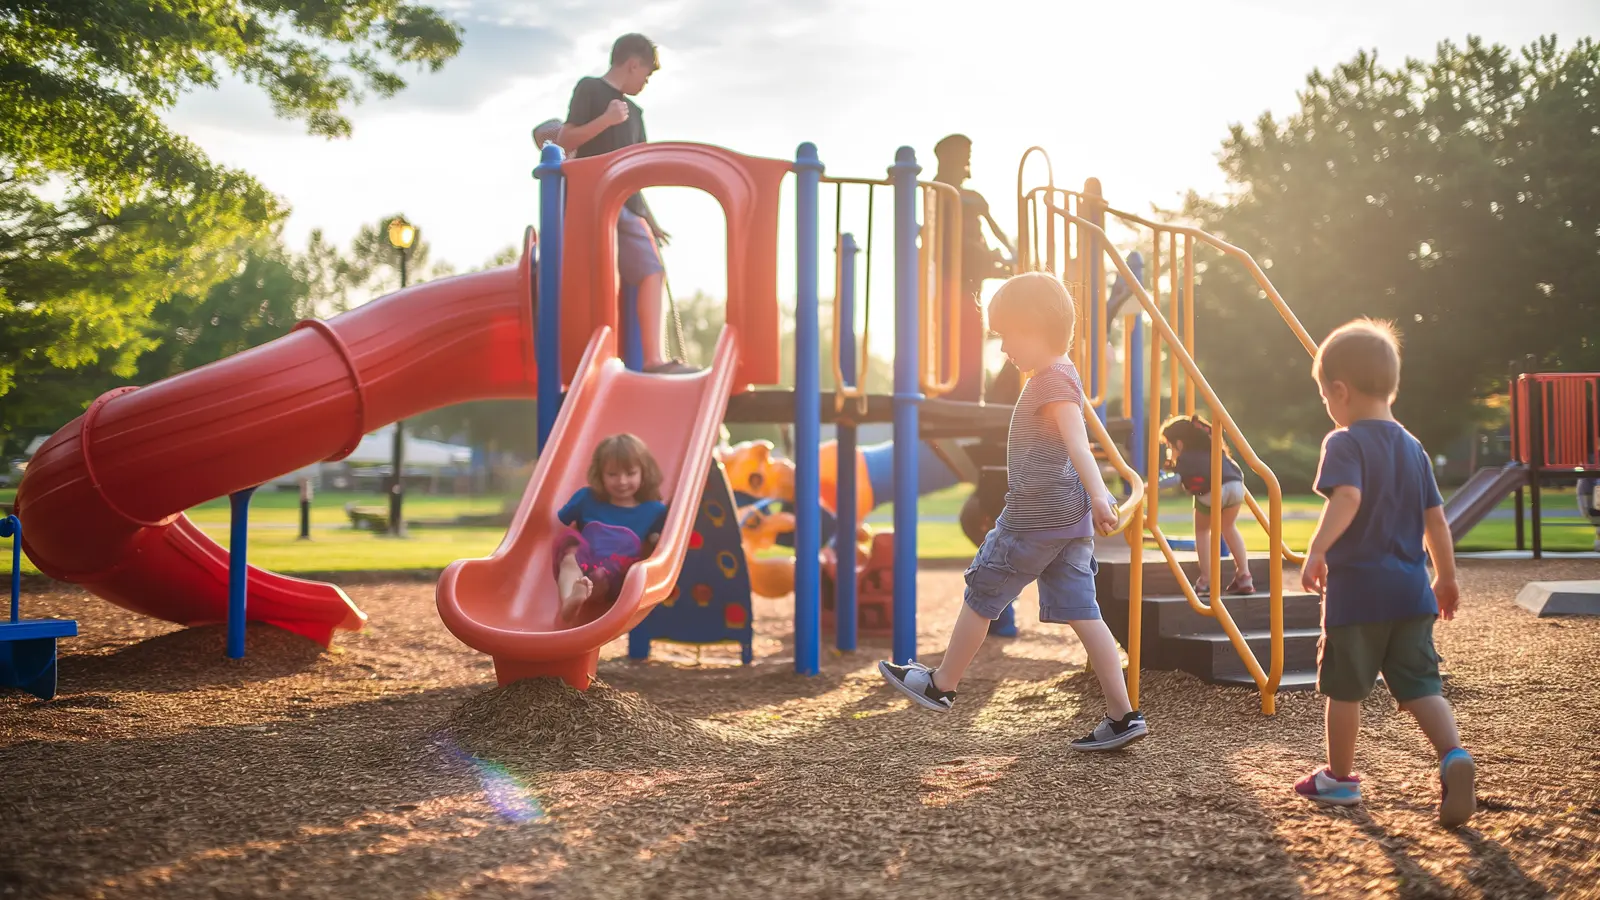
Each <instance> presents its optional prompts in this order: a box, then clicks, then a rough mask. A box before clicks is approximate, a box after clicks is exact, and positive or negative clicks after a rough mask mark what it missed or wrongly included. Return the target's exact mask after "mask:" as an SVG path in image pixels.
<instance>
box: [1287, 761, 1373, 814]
mask: <svg viewBox="0 0 1600 900" xmlns="http://www.w3.org/2000/svg"><path fill="white" fill-rule="evenodd" d="M1294 792H1295V793H1296V794H1299V795H1300V796H1302V797H1304V798H1306V799H1307V800H1311V801H1314V802H1316V803H1323V804H1327V805H1329V806H1355V805H1356V804H1357V803H1360V802H1361V776H1359V775H1351V776H1349V777H1346V778H1335V777H1334V775H1333V773H1332V772H1329V771H1328V769H1327V767H1326V766H1324V767H1323V768H1320V769H1318V770H1316V771H1315V772H1312V773H1311V774H1310V775H1307V776H1306V777H1304V778H1302V779H1300V780H1299V781H1296V782H1295V783H1294Z"/></svg>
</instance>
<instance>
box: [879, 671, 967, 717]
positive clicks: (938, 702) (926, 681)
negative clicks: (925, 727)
mask: <svg viewBox="0 0 1600 900" xmlns="http://www.w3.org/2000/svg"><path fill="white" fill-rule="evenodd" d="M878 672H879V673H880V674H882V675H883V680H884V681H887V682H889V683H890V684H891V685H893V686H895V687H896V688H898V689H899V690H900V692H901V693H902V694H905V695H906V696H907V697H910V698H911V699H912V700H915V701H917V703H918V704H920V705H922V706H926V707H927V708H929V709H935V710H938V711H939V712H949V711H950V707H951V706H952V705H953V704H954V703H955V702H956V692H955V691H941V690H939V689H938V688H936V687H934V686H933V670H932V669H930V668H928V667H927V666H925V665H923V664H922V663H919V662H914V663H908V664H906V665H903V666H897V665H895V664H894V663H892V662H889V661H888V660H886V659H885V660H880V661H879V662H878Z"/></svg>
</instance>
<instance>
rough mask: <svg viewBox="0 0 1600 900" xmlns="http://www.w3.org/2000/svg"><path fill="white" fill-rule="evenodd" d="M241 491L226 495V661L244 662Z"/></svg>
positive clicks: (246, 534) (245, 524)
mask: <svg viewBox="0 0 1600 900" xmlns="http://www.w3.org/2000/svg"><path fill="white" fill-rule="evenodd" d="M255 492H256V489H255V488H253V487H251V488H245V489H244V490H242V491H235V492H233V493H232V494H229V495H228V502H229V505H230V506H231V507H232V509H233V514H232V517H231V521H230V522H229V529H228V658H229V659H244V613H245V595H246V594H247V593H248V588H249V575H250V569H249V565H250V563H249V557H250V553H249V545H250V497H251V495H252V494H254V493H255Z"/></svg>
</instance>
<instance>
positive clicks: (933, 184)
mask: <svg viewBox="0 0 1600 900" xmlns="http://www.w3.org/2000/svg"><path fill="white" fill-rule="evenodd" d="M917 186H918V187H920V188H922V197H923V201H922V241H921V248H920V249H919V251H918V260H919V263H920V265H921V268H922V276H921V277H920V278H919V279H918V282H919V287H920V288H921V290H920V293H921V295H922V296H921V298H920V299H921V308H922V315H921V316H920V318H921V320H922V322H921V331H920V337H921V340H920V344H921V347H922V354H921V355H922V392H923V393H924V394H926V395H928V396H930V397H937V396H940V395H941V394H948V393H950V392H951V391H953V390H955V389H956V386H957V385H958V384H959V383H960V381H961V239H962V234H961V227H962V223H961V192H960V191H959V190H957V189H956V188H954V187H952V186H951V185H948V184H943V183H941V182H937V181H919V182H917ZM941 210H942V211H941ZM947 256H948V257H949V259H945V257H947ZM941 338H943V341H942V342H941V340H940V339H941ZM947 349H948V351H949V352H948V353H946V352H945V351H946V350H947ZM947 356H948V359H949V365H948V372H947V373H945V369H946V366H945V365H944V363H945V360H946V357H947ZM941 373H945V375H944V376H943V377H941Z"/></svg>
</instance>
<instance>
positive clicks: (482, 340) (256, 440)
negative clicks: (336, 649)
mask: <svg viewBox="0 0 1600 900" xmlns="http://www.w3.org/2000/svg"><path fill="white" fill-rule="evenodd" d="M532 248H533V242H532V233H531V231H530V232H529V234H528V236H527V238H525V240H524V248H523V256H522V259H521V261H520V262H519V263H518V264H516V265H513V266H505V267H501V268H498V269H493V270H490V271H487V272H479V273H475V274H472V275H463V276H459V277H456V278H447V279H443V280H440V281H433V282H429V283H427V284H423V285H418V286H416V287H412V288H407V289H406V290H403V291H400V292H399V293H396V294H391V295H389V296H386V297H383V298H381V299H378V300H374V301H373V302H371V303H368V304H366V305H364V306H361V307H359V308H357V309H354V310H351V311H350V312H347V313H345V314H343V315H340V316H338V317H336V318H334V319H330V320H328V321H327V322H320V321H311V322H304V323H301V326H300V327H298V328H297V329H296V330H295V331H293V332H292V333H290V334H288V335H286V336H284V337H282V338H279V339H278V340H275V341H273V342H271V343H269V344H265V345H263V346H260V347H256V348H254V349H251V350H247V351H245V352H243V353H239V354H237V355H235V356H231V357H228V358H227V359H223V360H219V361H217V362H214V363H211V364H209V365H206V366H202V367H200V368H198V369H194V370H192V371H190V372H185V373H183V374H181V375H177V376H174V377H172V378H169V379H166V380H164V381H160V382H157V383H155V384H152V385H148V386H146V387H142V388H119V389H117V390H114V391H111V392H110V393H108V394H106V395H105V396H103V397H101V398H100V399H98V400H96V401H95V402H94V404H92V405H91V406H90V407H89V409H88V411H87V412H85V413H84V414H83V415H82V416H80V417H79V418H77V419H74V420H73V421H72V422H70V423H68V424H67V425H66V427H64V428H62V429H61V430H60V431H58V432H56V434H55V435H54V436H52V437H51V438H50V440H48V441H46V442H45V444H44V446H43V447H41V448H40V449H39V451H38V453H36V454H35V455H34V457H33V460H32V461H31V462H30V464H29V466H28V471H27V475H26V477H24V478H23V481H22V485H21V487H20V488H19V489H18V492H17V500H16V510H17V514H18V515H19V516H20V517H21V518H22V519H23V521H24V522H25V523H26V529H25V531H24V538H23V548H24V549H25V550H26V551H27V554H28V557H29V558H30V559H32V560H33V562H34V565H36V566H38V567H39V569H40V570H41V571H43V572H44V573H45V574H46V575H49V576H50V577H52V578H56V579H58V580H61V581H68V582H73V583H75V584H80V585H83V586H84V587H86V588H88V589H89V590H91V591H93V592H94V593H95V594H97V595H99V596H101V597H103V598H105V599H106V600H109V601H111V602H112V603H115V604H117V605H118V606H122V607H124V608H126V609H130V610H133V611H135V612H139V613H143V614H145V615H150V616H155V617H157V618H161V619H166V620H168V621H172V622H178V623H181V624H184V625H201V624H207V623H214V622H221V621H224V620H225V619H226V616H227V595H228V554H227V551H226V550H224V549H223V548H222V547H221V546H219V545H218V544H217V543H216V542H214V541H212V540H211V539H210V538H209V537H207V536H206V535H205V534H204V533H202V532H201V531H200V529H198V528H197V527H195V526H194V524H193V523H191V522H190V521H189V520H188V519H187V518H186V517H185V516H184V515H183V510H186V509H189V508H190V507H193V506H195V505H196V504H199V503H203V502H205V501H207V500H211V499H213V498H215V497H221V496H224V495H226V494H230V493H232V492H234V491H238V490H241V489H244V488H248V487H252V486H254V485H258V484H261V483H262V482H264V481H267V480H268V479H271V478H273V477H276V476H278V475H281V474H283V473H284V472H290V471H293V470H295V469H297V468H300V467H301V466H306V465H310V464H312V463H315V462H318V461H319V460H338V459H343V458H344V457H345V456H347V455H349V454H350V453H351V452H352V451H353V450H354V449H355V447H356V444H357V443H359V442H360V440H361V436H362V435H363V434H366V433H367V432H369V431H371V430H373V429H375V428H377V427H379V426H381V425H385V424H388V423H390V422H394V421H396V420H398V419H403V418H406V417H407V416H411V415H415V414H416V413H419V412H423V411H425V410H429V409H434V408H437V407H440V406H445V405H447V404H451V403H459V402H462V401H466V400H478V399H489V398H526V397H531V396H533V393H534V379H535V374H534V373H535V370H534V361H533V338H532V335H533V323H532V317H533V309H532V303H533V280H532V272H531V267H532V263H531V260H532ZM709 452H710V451H709V450H708V451H707V454H708V456H709ZM248 584H249V588H248V590H249V594H248V602H247V607H246V609H247V618H248V619H250V620H251V621H257V622H267V623H270V624H273V625H277V626H279V627H281V628H286V629H288V630H290V631H293V632H296V633H298V634H302V635H305V636H306V637H308V638H311V639H312V640H315V641H318V642H320V643H322V644H323V645H324V646H326V645H327V644H328V643H329V641H330V640H331V639H332V636H333V631H334V630H335V629H347V630H356V629H359V628H360V627H361V625H362V623H363V622H364V621H365V620H366V616H365V615H364V614H363V613H362V612H361V611H360V610H359V609H357V608H356V606H355V604H353V603H351V602H350V599H349V598H348V597H346V596H345V594H344V592H343V591H341V590H340V589H339V588H338V587H336V586H334V585H331V584H323V583H320V582H313V581H304V580H301V579H297V578H289V577H286V576H282V575H277V574H274V573H272V572H268V571H265V570H262V569H258V568H256V567H254V566H252V567H250V572H249V582H248Z"/></svg>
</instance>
